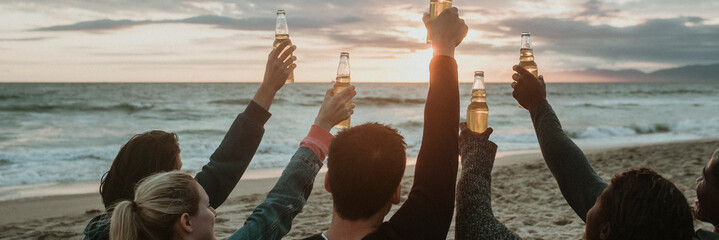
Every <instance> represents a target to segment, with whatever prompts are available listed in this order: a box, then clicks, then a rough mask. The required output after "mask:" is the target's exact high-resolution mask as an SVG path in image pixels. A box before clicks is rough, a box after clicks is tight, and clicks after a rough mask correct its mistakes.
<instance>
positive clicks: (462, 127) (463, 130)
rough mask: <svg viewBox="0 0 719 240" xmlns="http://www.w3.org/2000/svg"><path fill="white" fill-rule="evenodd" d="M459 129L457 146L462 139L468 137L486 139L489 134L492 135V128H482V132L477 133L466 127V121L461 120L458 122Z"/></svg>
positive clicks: (461, 142) (462, 141) (460, 143)
mask: <svg viewBox="0 0 719 240" xmlns="http://www.w3.org/2000/svg"><path fill="white" fill-rule="evenodd" d="M459 131H460V133H459V146H460V147H462V144H463V143H464V141H465V140H466V139H469V138H477V139H479V140H483V141H488V140H489V135H492V132H494V129H492V128H487V130H484V132H481V133H477V132H474V131H472V130H470V129H469V128H468V127H467V123H466V122H461V123H459Z"/></svg>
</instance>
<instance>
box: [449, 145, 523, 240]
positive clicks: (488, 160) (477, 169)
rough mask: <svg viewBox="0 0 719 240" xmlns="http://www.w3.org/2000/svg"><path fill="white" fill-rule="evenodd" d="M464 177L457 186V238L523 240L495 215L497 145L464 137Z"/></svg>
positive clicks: (459, 239)
mask: <svg viewBox="0 0 719 240" xmlns="http://www.w3.org/2000/svg"><path fill="white" fill-rule="evenodd" d="M461 137H462V138H464V139H463V141H461V145H460V146H459V153H460V155H461V156H462V174H461V175H460V177H459V182H458V183H457V200H456V201H457V217H456V219H455V239H458V240H461V239H492V240H504V239H520V238H519V237H518V236H517V235H515V234H514V233H512V232H511V231H510V230H509V229H507V228H506V227H505V226H504V225H503V224H502V223H500V222H499V221H498V220H497V219H496V218H495V217H494V214H493V213H492V198H491V192H492V176H491V175H492V166H493V165H494V156H495V154H496V153H497V144H494V143H493V142H491V141H488V140H483V139H479V138H476V137H466V138H465V136H461Z"/></svg>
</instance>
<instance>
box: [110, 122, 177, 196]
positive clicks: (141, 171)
mask: <svg viewBox="0 0 719 240" xmlns="http://www.w3.org/2000/svg"><path fill="white" fill-rule="evenodd" d="M179 154H180V145H179V144H178V143H177V135H175V134H174V133H168V132H165V131H160V130H154V131H148V132H144V133H142V134H137V135H135V136H133V137H132V138H130V140H129V141H127V143H125V145H123V146H122V148H121V149H120V152H118V153H117V156H116V157H115V160H114V161H113V162H112V166H111V167H110V170H109V171H107V172H106V173H105V175H103V177H102V180H101V182H100V195H101V196H102V203H103V204H104V205H105V208H109V207H110V206H112V205H113V204H114V203H116V202H118V201H121V200H132V199H133V197H134V196H135V194H134V192H135V185H136V184H137V182H139V181H140V180H142V179H143V178H145V177H147V176H150V175H151V174H153V173H157V172H163V171H172V170H176V169H177V168H178V166H177V157H178V156H179Z"/></svg>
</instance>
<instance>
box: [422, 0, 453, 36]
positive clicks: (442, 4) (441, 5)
mask: <svg viewBox="0 0 719 240" xmlns="http://www.w3.org/2000/svg"><path fill="white" fill-rule="evenodd" d="M451 7H452V0H429V18H430V19H432V18H436V17H437V16H439V14H440V13H442V11H444V10H445V9H447V8H451ZM427 44H432V39H431V38H430V36H429V32H427Z"/></svg>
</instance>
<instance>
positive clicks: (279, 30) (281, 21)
mask: <svg viewBox="0 0 719 240" xmlns="http://www.w3.org/2000/svg"><path fill="white" fill-rule="evenodd" d="M275 36H287V37H288V38H289V36H290V30H289V28H288V27H287V18H285V15H284V14H278V15H277V22H276V23H275Z"/></svg>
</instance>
